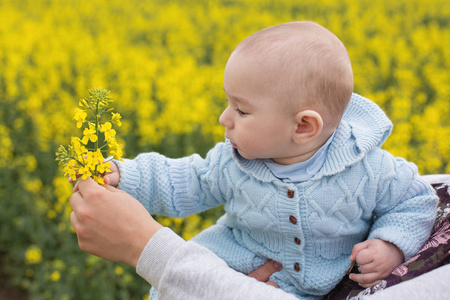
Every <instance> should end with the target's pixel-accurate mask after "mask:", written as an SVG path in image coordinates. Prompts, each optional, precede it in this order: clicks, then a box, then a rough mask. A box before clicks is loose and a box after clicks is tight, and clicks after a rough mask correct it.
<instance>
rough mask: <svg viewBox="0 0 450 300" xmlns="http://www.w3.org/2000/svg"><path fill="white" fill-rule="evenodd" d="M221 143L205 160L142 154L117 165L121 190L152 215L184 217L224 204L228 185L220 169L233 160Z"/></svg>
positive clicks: (196, 156)
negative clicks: (224, 195) (225, 185)
mask: <svg viewBox="0 0 450 300" xmlns="http://www.w3.org/2000/svg"><path fill="white" fill-rule="evenodd" d="M226 150H227V149H225V145H224V144H223V143H219V144H217V145H216V147H214V148H213V149H212V150H211V151H209V152H208V154H207V156H206V158H205V159H203V158H202V157H200V156H199V155H197V154H194V155H191V156H188V157H183V158H178V159H171V158H168V157H165V156H163V155H161V154H158V153H143V154H140V155H138V156H137V157H136V158H135V159H133V160H129V159H127V160H125V161H124V162H120V161H115V163H117V165H118V166H119V170H120V183H119V188H120V189H121V190H123V191H125V192H127V193H128V194H130V195H131V196H133V197H134V198H136V199H137V200H139V201H140V202H141V203H142V204H143V205H144V207H145V208H146V209H147V210H148V211H149V212H150V213H152V214H163V215H168V216H172V217H180V218H181V217H185V216H187V215H191V214H195V213H199V212H202V211H205V210H207V209H209V208H212V207H215V206H218V205H220V204H222V203H224V201H225V200H224V197H223V192H226V190H227V189H226V187H224V183H226V182H225V181H223V180H221V179H222V176H221V169H222V168H223V167H224V165H226V164H227V163H228V162H229V161H230V158H231V155H230V154H228V153H227V151H226Z"/></svg>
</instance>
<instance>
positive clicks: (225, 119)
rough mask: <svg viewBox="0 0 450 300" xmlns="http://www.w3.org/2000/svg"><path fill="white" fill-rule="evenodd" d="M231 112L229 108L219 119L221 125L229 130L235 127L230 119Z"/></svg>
mask: <svg viewBox="0 0 450 300" xmlns="http://www.w3.org/2000/svg"><path fill="white" fill-rule="evenodd" d="M229 110H230V109H229V107H227V108H226V109H225V110H224V111H223V112H222V114H221V115H220V117H219V123H220V125H222V126H223V127H225V128H227V129H231V128H232V127H233V121H232V120H231V118H230V115H229Z"/></svg>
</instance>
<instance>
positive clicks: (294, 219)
mask: <svg viewBox="0 0 450 300" xmlns="http://www.w3.org/2000/svg"><path fill="white" fill-rule="evenodd" d="M289 221H291V223H292V224H294V225H295V224H297V219H296V218H295V217H294V216H290V217H289Z"/></svg>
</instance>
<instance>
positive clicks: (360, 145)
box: [317, 93, 393, 176]
mask: <svg viewBox="0 0 450 300" xmlns="http://www.w3.org/2000/svg"><path fill="white" fill-rule="evenodd" d="M392 127H393V126H392V122H391V121H390V120H389V119H388V117H387V116H386V114H385V113H384V112H383V111H382V110H381V108H380V107H379V106H378V105H376V104H375V103H374V102H372V101H370V100H369V99H367V98H364V97H362V96H360V95H358V94H355V93H354V94H352V98H351V99H350V102H349V104H348V106H347V109H346V110H345V112H344V115H343V117H342V120H341V123H340V124H339V127H338V128H337V129H336V134H335V136H334V139H333V142H332V143H331V144H330V147H329V149H328V155H327V159H326V161H325V164H324V166H323V167H322V170H321V171H320V172H319V174H317V175H319V176H320V175H332V174H336V173H338V172H341V171H343V170H344V169H345V168H346V167H348V166H350V165H352V164H354V163H356V162H358V161H360V160H361V159H362V158H363V157H364V156H365V155H366V154H367V153H368V152H369V151H371V150H372V149H374V148H377V147H381V145H382V144H383V143H384V142H385V141H386V139H387V138H388V136H389V135H390V134H391V131H392Z"/></svg>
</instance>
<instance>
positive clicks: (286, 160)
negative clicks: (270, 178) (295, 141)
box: [272, 131, 334, 165]
mask: <svg viewBox="0 0 450 300" xmlns="http://www.w3.org/2000/svg"><path fill="white" fill-rule="evenodd" d="M333 134H334V131H333V132H332V133H331V134H329V135H327V137H326V138H325V139H323V140H322V141H321V142H320V143H318V144H317V145H313V146H311V147H310V148H309V149H307V150H306V152H303V153H300V154H299V155H296V156H292V157H282V158H272V160H273V161H274V162H276V163H277V164H280V165H292V164H296V163H300V162H304V161H307V160H308V159H310V158H311V157H312V156H313V155H314V154H316V152H317V151H319V149H320V148H322V147H323V146H324V145H325V144H326V143H327V142H328V141H329V140H330V138H331V137H332V136H333Z"/></svg>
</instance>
